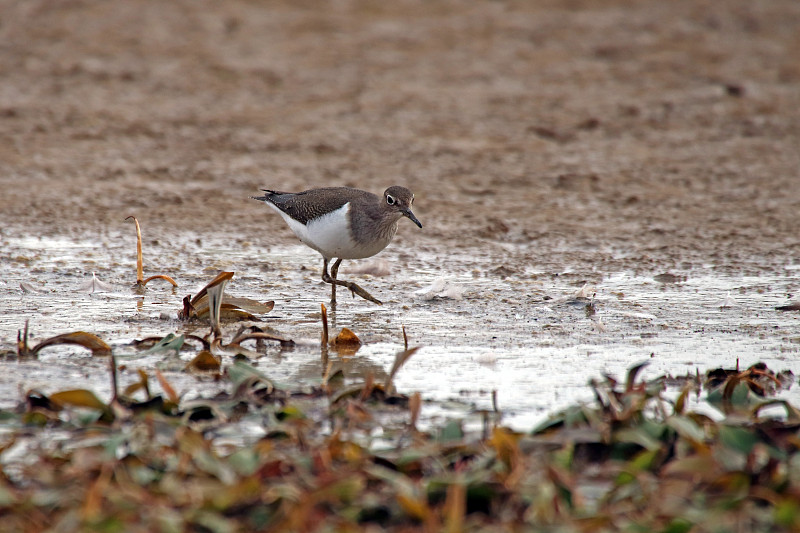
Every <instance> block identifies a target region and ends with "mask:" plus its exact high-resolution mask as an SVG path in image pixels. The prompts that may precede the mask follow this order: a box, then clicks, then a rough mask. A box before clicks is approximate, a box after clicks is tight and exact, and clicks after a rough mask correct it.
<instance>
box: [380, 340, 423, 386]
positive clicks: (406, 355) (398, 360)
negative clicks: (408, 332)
mask: <svg viewBox="0 0 800 533" xmlns="http://www.w3.org/2000/svg"><path fill="white" fill-rule="evenodd" d="M419 348H420V347H419V346H415V347H414V348H411V349H410V350H404V351H402V352H398V353H397V354H396V355H395V356H394V364H393V365H392V369H391V370H390V371H389V375H388V376H386V381H385V382H384V385H383V388H384V389H386V390H387V391H390V390H391V387H392V381H394V377H395V375H397V372H398V371H399V370H400V369H401V368H402V367H403V365H404V364H405V363H406V361H408V360H409V359H411V356H412V355H414V354H415V353H417V350H419Z"/></svg>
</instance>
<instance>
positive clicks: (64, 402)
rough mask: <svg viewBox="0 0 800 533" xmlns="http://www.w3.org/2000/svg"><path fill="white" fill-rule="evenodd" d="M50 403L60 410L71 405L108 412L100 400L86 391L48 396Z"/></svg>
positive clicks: (72, 391)
mask: <svg viewBox="0 0 800 533" xmlns="http://www.w3.org/2000/svg"><path fill="white" fill-rule="evenodd" d="M50 401H51V402H53V403H54V404H55V405H57V406H58V407H61V408H63V407H66V406H68V405H71V406H72V407H88V408H89V409H97V410H100V411H106V410H108V406H107V405H106V404H104V403H103V402H102V401H101V400H100V398H98V397H97V396H95V394H94V393H93V392H92V391H90V390H86V389H75V390H67V391H61V392H56V393H55V394H51V395H50Z"/></svg>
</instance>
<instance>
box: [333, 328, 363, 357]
mask: <svg viewBox="0 0 800 533" xmlns="http://www.w3.org/2000/svg"><path fill="white" fill-rule="evenodd" d="M331 345H332V346H333V347H334V349H336V351H338V352H339V353H340V354H342V355H353V354H354V353H356V352H357V351H358V349H359V348H361V339H359V338H358V336H357V335H356V334H355V333H353V332H352V331H351V330H349V329H347V328H342V331H340V332H339V334H338V335H336V337H335V338H334V339H333V342H332V343H331Z"/></svg>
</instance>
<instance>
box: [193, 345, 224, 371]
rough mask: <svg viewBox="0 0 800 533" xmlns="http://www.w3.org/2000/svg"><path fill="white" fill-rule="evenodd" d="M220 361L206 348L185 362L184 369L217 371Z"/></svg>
mask: <svg viewBox="0 0 800 533" xmlns="http://www.w3.org/2000/svg"><path fill="white" fill-rule="evenodd" d="M220 365H221V361H220V360H219V359H217V358H216V357H214V354H212V353H211V352H209V351H207V350H203V351H202V352H200V353H198V354H197V355H196V356H195V358H194V359H192V360H191V361H189V363H187V365H186V367H185V370H200V371H202V372H209V371H213V372H219V369H220Z"/></svg>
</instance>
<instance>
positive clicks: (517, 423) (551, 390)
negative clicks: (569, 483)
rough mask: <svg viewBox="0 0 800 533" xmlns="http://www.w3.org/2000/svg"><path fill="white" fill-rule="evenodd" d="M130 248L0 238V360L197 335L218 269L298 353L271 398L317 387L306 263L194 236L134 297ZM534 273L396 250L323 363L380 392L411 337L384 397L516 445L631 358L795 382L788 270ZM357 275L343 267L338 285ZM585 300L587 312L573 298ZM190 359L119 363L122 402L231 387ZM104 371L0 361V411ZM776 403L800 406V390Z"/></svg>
mask: <svg viewBox="0 0 800 533" xmlns="http://www.w3.org/2000/svg"><path fill="white" fill-rule="evenodd" d="M128 233H129V232H125V233H121V234H109V235H107V236H105V237H103V238H101V239H100V240H96V239H90V238H87V239H86V240H71V239H67V238H59V239H46V238H42V239H40V238H12V237H8V236H6V237H3V242H2V249H3V250H4V253H3V255H2V258H0V262H1V263H2V267H3V272H4V277H3V280H2V281H0V307H2V309H3V310H4V312H3V313H1V314H0V349H1V350H2V351H3V352H13V351H14V346H15V342H16V334H17V330H18V329H21V328H22V327H23V325H24V323H25V320H28V321H29V322H30V329H31V334H32V339H31V344H35V343H36V342H38V341H41V340H42V339H44V338H46V337H49V336H52V335H56V334H59V333H65V332H70V331H76V330H83V331H89V332H92V333H95V334H97V335H99V336H100V337H101V338H103V340H105V341H106V342H108V343H109V344H111V345H112V347H113V348H114V351H115V353H119V354H122V355H125V354H134V353H135V350H134V349H133V348H131V347H130V346H129V343H130V342H131V341H132V340H134V339H141V338H144V337H149V336H164V335H166V334H168V333H196V334H199V335H204V334H205V333H206V332H207V331H208V327H207V325H205V324H204V323H202V322H196V323H183V322H181V321H179V320H178V319H177V313H178V311H179V310H180V309H181V300H182V298H183V297H184V296H186V295H188V294H193V293H195V292H196V291H197V290H198V289H199V288H201V287H202V286H203V285H205V284H206V283H207V282H208V281H209V280H210V279H212V278H213V277H214V275H216V273H217V272H218V271H220V270H230V271H234V272H236V276H235V277H234V279H233V280H232V281H231V282H230V283H229V285H228V289H227V292H228V294H231V295H234V296H245V297H249V298H253V299H256V300H259V301H266V300H275V308H274V310H273V311H272V312H271V313H270V314H269V315H266V316H264V317H263V320H264V325H266V326H268V327H270V328H273V329H274V330H275V331H277V332H280V334H282V335H284V336H287V337H290V338H292V339H294V340H295V341H296V342H297V346H295V347H293V348H281V347H280V346H278V345H276V343H267V344H266V347H265V348H264V353H263V355H262V357H260V358H259V359H258V360H257V361H255V364H257V365H258V367H259V368H260V369H261V370H262V371H264V372H265V373H266V374H268V375H269V376H270V377H271V378H273V379H274V380H276V381H277V382H282V383H287V384H292V385H296V384H303V383H305V384H312V383H318V382H319V381H320V380H321V377H322V375H323V373H324V371H325V366H324V365H323V362H322V360H321V355H320V346H319V338H320V332H321V326H320V303H326V304H327V298H328V297H329V293H330V291H329V290H328V287H327V286H326V285H324V284H323V283H322V282H321V281H320V280H319V279H318V272H319V264H318V263H320V258H319V256H318V255H317V254H315V253H314V252H312V251H310V250H308V249H306V248H305V247H303V246H300V245H298V246H292V247H288V248H273V249H265V248H257V247H255V246H250V245H247V244H246V243H244V244H231V243H230V242H228V241H226V240H224V239H219V240H214V239H207V238H204V239H203V242H202V244H198V243H197V240H196V237H195V236H193V235H191V236H190V235H185V236H183V237H180V238H176V239H174V240H173V241H172V242H169V243H161V242H160V243H156V244H152V243H151V244H150V245H148V244H147V243H145V250H144V254H145V258H144V261H145V275H152V274H157V273H163V274H168V275H170V276H171V277H173V278H174V279H175V280H176V281H177V282H178V283H179V284H180V287H178V288H177V289H173V288H172V287H171V286H169V285H168V284H166V283H159V282H158V281H154V282H151V284H150V285H148V286H147V288H146V289H145V290H138V289H134V288H133V282H134V281H135V244H134V242H132V239H131V238H130V237H131V236H130V235H129V234H128ZM532 257H535V255H534V254H533V253H532V251H531V250H530V249H525V248H522V247H519V248H515V247H511V246H508V247H505V249H504V250H502V251H501V252H500V254H498V253H497V251H496V250H495V252H494V253H493V254H487V253H479V251H477V250H470V249H468V248H465V249H460V250H455V251H452V252H451V253H450V254H449V255H448V256H447V258H446V261H445V260H442V258H441V257H439V256H438V255H437V254H436V253H435V252H433V251H426V250H422V251H421V252H420V253H419V254H417V255H414V256H410V255H409V254H404V253H402V252H400V251H398V249H397V248H394V249H393V248H391V247H390V248H389V249H388V250H387V251H385V252H383V253H382V254H381V255H380V256H379V259H384V260H388V264H389V265H390V270H391V271H390V272H389V274H388V275H386V276H358V275H355V274H352V277H353V279H357V280H358V283H359V284H360V285H362V286H363V287H364V288H366V289H367V290H368V291H370V292H372V293H373V294H374V295H375V296H376V297H378V298H380V299H382V300H383V301H384V302H385V304H384V305H383V306H381V307H379V306H375V305H373V304H370V303H369V302H365V301H363V300H360V299H351V298H349V296H348V295H346V294H342V297H341V298H340V301H339V304H338V308H337V309H335V310H330V311H329V321H330V325H331V332H332V334H335V333H336V332H338V331H339V330H340V329H341V328H342V327H347V328H350V329H352V330H353V331H354V332H356V334H357V335H358V336H359V337H360V338H361V340H362V341H364V343H365V345H364V346H363V347H362V348H361V349H360V350H359V351H358V352H357V353H356V354H355V355H351V356H338V355H337V354H335V353H331V355H330V357H331V361H332V362H333V363H334V367H335V368H342V370H343V371H344V372H345V375H346V376H347V377H348V378H355V377H358V376H364V375H366V374H368V373H373V374H374V375H375V376H376V378H378V379H381V378H382V377H384V376H385V374H386V372H388V371H389V368H390V367H391V365H392V362H393V360H394V354H395V353H396V352H398V351H400V350H402V349H403V335H402V327H403V326H405V328H406V331H407V333H408V337H409V344H410V345H411V346H417V345H419V346H422V349H421V350H420V351H419V352H418V353H417V354H415V355H414V356H413V357H412V358H411V360H410V361H409V362H408V363H407V364H406V366H405V367H404V368H403V369H402V370H401V371H400V373H399V374H398V376H397V377H396V379H395V384H396V386H397V388H398V390H399V391H400V392H403V393H406V394H410V393H412V392H414V391H420V392H421V393H422V394H423V397H424V398H425V399H426V400H427V402H426V403H425V405H424V407H423V415H424V416H425V417H426V418H427V421H428V423H433V424H435V423H437V422H438V421H439V420H440V417H444V416H447V414H448V412H452V411H453V410H455V411H458V412H460V413H461V414H463V412H464V411H465V410H472V409H473V408H474V409H491V408H492V391H493V390H496V391H497V402H498V406H499V408H500V409H501V410H502V411H503V413H504V418H503V421H504V423H507V424H509V425H511V426H513V427H517V428H519V429H525V428H530V427H531V426H532V425H533V424H535V423H536V422H537V421H539V420H541V419H542V418H544V416H545V415H546V414H548V413H552V412H553V411H555V410H557V409H559V408H561V407H564V406H566V405H568V404H570V403H573V402H574V401H575V400H576V399H577V400H580V399H588V398H589V395H590V390H589V389H588V388H587V387H586V383H587V382H588V380H589V379H591V378H598V377H600V376H601V375H602V374H603V373H609V374H612V375H616V376H624V374H625V370H626V369H627V368H628V367H630V366H631V365H633V364H635V363H637V362H639V361H642V360H648V361H649V362H650V365H649V366H648V367H647V368H646V370H645V372H644V375H645V377H655V376H658V375H662V374H670V375H673V376H677V375H686V374H690V375H694V374H695V372H697V371H699V372H700V373H701V374H702V373H703V372H705V371H706V370H707V369H710V368H716V367H719V366H726V367H735V366H736V364H737V359H738V360H739V365H740V367H742V368H745V367H747V366H749V365H751V364H753V363H755V362H757V361H763V362H765V363H766V364H767V365H768V367H769V368H771V369H773V370H775V371H778V370H791V371H793V372H794V373H795V375H797V374H798V373H800V363H799V362H798V358H797V354H798V351H800V314H798V313H796V312H794V313H792V312H780V311H776V310H775V307H776V306H778V305H781V304H783V303H786V301H787V299H789V298H791V296H792V291H793V290H794V288H795V287H796V276H797V268H796V267H795V266H793V265H777V266H775V267H774V268H773V269H772V270H765V272H764V273H763V274H759V275H747V276H735V275H731V274H722V273H718V272H716V271H715V270H714V268H713V266H712V265H705V266H703V267H701V268H694V269H691V270H685V271H671V272H669V273H665V272H662V271H658V272H645V271H641V272H637V273H631V272H609V273H599V272H588V273H579V272H560V273H554V272H553V273H550V272H547V273H545V272H542V271H536V270H534V268H533V266H532V265H533V264H534V263H533V259H529V258H532ZM365 262H366V261H362V262H350V263H349V264H348V263H347V262H346V263H344V265H343V267H342V273H343V274H346V273H347V267H348V266H351V267H352V268H354V269H355V268H356V267H357V266H360V265H362V264H363V263H365ZM508 265H510V266H508ZM501 267H502V268H501ZM93 272H94V273H95V275H96V277H97V279H99V280H101V281H102V282H105V283H108V284H110V285H111V287H110V291H109V292H93V293H89V292H87V291H86V288H85V287H84V288H83V289H82V288H81V287H82V286H84V285H85V284H86V282H87V281H89V280H91V279H92V273H93ZM20 284H24V287H26V290H23V289H21V288H20ZM436 284H438V286H440V287H442V286H445V285H449V286H450V287H456V288H457V290H455V291H454V292H451V293H449V296H448V293H447V292H446V291H445V292H443V294H445V296H444V297H439V296H435V297H432V294H431V293H430V291H426V290H425V289H426V288H430V287H432V286H434V285H436ZM579 291H580V295H581V296H585V298H580V299H576V298H575V295H576V294H578V293H579ZM437 294H438V293H437ZM589 302H591V303H592V308H591V309H588V310H587V304H588V303H589ZM237 329H238V325H237V324H233V323H229V324H228V325H227V326H226V327H225V330H224V332H225V334H226V335H228V336H232V335H233V334H234V333H235V332H236V330H237ZM253 346H254V345H250V346H249V347H250V348H253ZM195 353H196V352H195V347H194V345H191V349H190V350H188V351H187V350H184V351H183V352H182V353H181V357H180V359H179V358H178V357H176V356H174V355H171V356H169V355H168V356H164V355H148V356H143V357H121V358H120V364H121V365H124V369H123V370H122V372H121V380H122V383H123V386H124V385H125V384H127V383H128V382H129V381H134V380H135V379H137V376H136V369H137V368H145V369H152V368H161V369H162V371H164V372H165V373H166V375H167V377H168V379H169V380H170V381H171V382H172V384H173V386H174V387H175V389H176V390H177V391H178V393H179V394H182V395H183V398H184V399H186V400H188V399H191V398H196V397H199V396H211V395H213V394H215V393H216V392H217V391H218V390H219V389H220V388H221V387H224V386H225V385H224V384H220V383H217V382H214V381H213V380H210V379H203V378H198V377H196V376H193V375H190V374H186V373H184V372H183V371H182V369H183V366H184V365H185V363H186V361H188V360H189V359H191V357H192V356H193V355H194V354H195ZM103 359H104V358H99V357H96V358H93V357H92V356H91V355H90V354H89V352H88V351H87V350H85V349H82V348H79V347H74V346H54V347H50V348H46V349H44V350H43V351H42V352H41V354H40V358H39V359H38V360H24V361H17V360H16V358H15V357H12V356H7V357H6V358H5V359H4V360H3V361H2V363H1V364H2V367H3V369H2V377H0V407H10V406H11V405H13V404H14V403H15V402H17V401H18V400H19V399H20V397H21V394H20V391H24V390H27V389H30V388H39V389H41V390H43V391H45V392H52V391H56V390H62V389H67V388H76V387H81V388H90V389H92V390H94V391H95V392H97V393H98V394H99V395H100V396H101V397H105V398H107V397H108V395H109V394H110V382H109V379H108V373H107V363H106V361H105V360H103ZM783 395H784V396H785V397H788V398H791V399H794V400H795V401H797V400H800V392H798V388H797V387H793V388H792V389H790V390H789V391H786V392H784V393H783Z"/></svg>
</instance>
